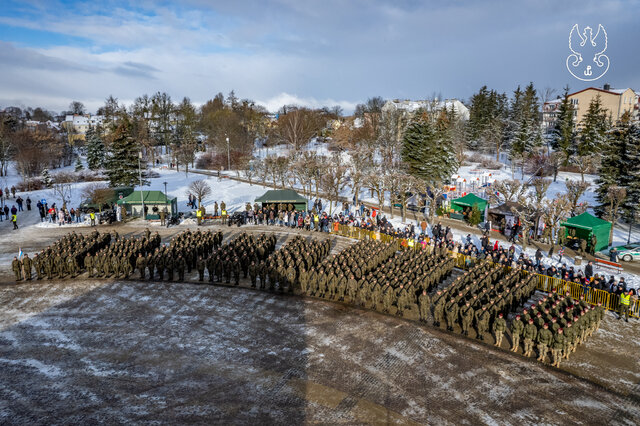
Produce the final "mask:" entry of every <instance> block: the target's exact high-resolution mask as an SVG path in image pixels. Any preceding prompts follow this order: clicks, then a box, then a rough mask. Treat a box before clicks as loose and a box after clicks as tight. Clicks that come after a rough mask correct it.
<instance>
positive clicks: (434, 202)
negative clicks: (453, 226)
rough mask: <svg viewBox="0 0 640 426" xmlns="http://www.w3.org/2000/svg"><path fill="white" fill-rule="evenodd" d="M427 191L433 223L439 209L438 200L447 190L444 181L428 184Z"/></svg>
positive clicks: (430, 220)
mask: <svg viewBox="0 0 640 426" xmlns="http://www.w3.org/2000/svg"><path fill="white" fill-rule="evenodd" d="M425 192H426V194H427V200H428V202H429V223H431V224H433V223H434V222H435V220H436V213H437V211H438V200H439V199H440V197H442V195H443V194H444V193H445V192H446V191H445V189H444V186H443V185H442V182H431V183H428V184H427V191H425ZM429 194H430V195H429Z"/></svg>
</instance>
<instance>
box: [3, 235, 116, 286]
mask: <svg viewBox="0 0 640 426" xmlns="http://www.w3.org/2000/svg"><path fill="white" fill-rule="evenodd" d="M117 238H118V234H117V232H114V233H113V234H109V233H103V234H100V233H99V232H98V231H94V232H92V233H90V234H87V235H83V234H76V233H75V232H72V233H70V234H67V235H65V236H64V237H62V238H61V239H60V240H58V241H56V242H55V243H54V244H53V245H51V246H49V247H47V248H46V249H43V250H42V251H41V252H40V253H37V254H36V255H35V256H34V257H33V259H32V258H30V257H29V255H28V254H26V255H25V256H24V258H23V259H18V258H17V257H14V259H13V262H12V265H11V267H12V270H13V272H14V274H15V276H16V281H20V280H22V279H23V278H24V279H27V280H30V279H32V277H33V274H34V273H35V275H36V277H37V278H38V279H43V278H45V277H46V278H48V279H53V278H65V277H70V278H75V277H77V276H78V275H79V274H80V273H81V271H82V270H83V269H84V268H85V259H86V257H87V256H88V255H89V256H93V255H95V254H96V253H98V252H100V251H102V250H104V249H105V248H106V247H108V246H109V243H110V242H111V241H112V239H117Z"/></svg>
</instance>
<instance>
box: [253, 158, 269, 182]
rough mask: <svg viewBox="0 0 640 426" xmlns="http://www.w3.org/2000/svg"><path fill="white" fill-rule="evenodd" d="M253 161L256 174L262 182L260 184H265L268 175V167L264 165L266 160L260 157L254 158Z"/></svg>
mask: <svg viewBox="0 0 640 426" xmlns="http://www.w3.org/2000/svg"><path fill="white" fill-rule="evenodd" d="M254 161H255V163H254V164H255V169H256V174H257V175H258V178H259V179H260V181H261V182H262V186H265V185H266V184H267V178H268V177H269V168H268V167H267V165H266V161H265V160H263V159H261V158H256V159H255V160H254Z"/></svg>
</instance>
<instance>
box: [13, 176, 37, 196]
mask: <svg viewBox="0 0 640 426" xmlns="http://www.w3.org/2000/svg"><path fill="white" fill-rule="evenodd" d="M16 189H17V190H18V191H20V192H25V191H38V190H40V189H44V183H43V182H42V179H41V178H39V177H34V178H30V179H27V180H23V181H20V182H18V183H17V184H16Z"/></svg>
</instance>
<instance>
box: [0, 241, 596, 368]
mask: <svg viewBox="0 0 640 426" xmlns="http://www.w3.org/2000/svg"><path fill="white" fill-rule="evenodd" d="M276 242H277V238H276V236H275V235H274V234H270V235H267V234H264V233H262V234H260V235H257V236H256V235H253V234H248V233H246V232H244V233H241V234H239V235H238V236H237V237H236V238H234V239H233V240H232V241H230V242H228V243H226V244H223V234H222V232H219V231H218V232H215V233H214V232H212V231H210V230H209V231H205V232H202V231H200V230H197V231H195V232H192V231H191V230H186V231H184V232H182V233H180V234H178V235H176V236H175V237H173V238H172V239H171V241H170V242H169V243H168V244H164V245H163V244H162V243H161V238H160V235H158V233H157V232H156V233H154V234H151V232H150V231H149V229H146V230H145V231H144V234H143V235H141V236H137V237H121V236H119V235H118V233H117V232H115V231H114V232H111V233H99V232H98V231H93V232H92V233H90V234H87V235H83V234H76V233H75V232H72V233H70V234H67V235H66V236H64V237H63V238H61V239H60V240H58V241H57V242H56V243H54V244H53V245H51V246H49V247H47V248H46V249H44V250H42V251H41V252H40V253H38V254H36V255H35V256H34V257H33V258H30V257H29V256H28V255H25V256H24V258H22V259H18V257H15V258H14V259H13V262H12V270H13V271H14V273H15V276H16V280H17V281H20V280H22V279H26V280H30V279H32V278H33V276H34V273H35V276H36V277H37V278H38V279H44V278H47V279H54V278H66V277H69V278H75V277H77V276H78V275H79V274H81V273H83V272H86V273H87V274H88V276H89V277H92V278H93V277H100V278H128V277H130V276H132V275H134V273H135V272H136V271H137V273H138V274H139V276H137V277H136V278H138V279H141V280H144V279H148V280H156V281H162V280H168V281H174V280H175V279H176V278H177V280H178V281H184V280H185V274H190V273H191V272H192V270H196V271H197V272H198V278H199V280H200V281H204V280H205V272H206V278H208V281H209V282H210V283H213V282H217V283H222V282H224V283H226V284H231V283H232V282H233V285H239V283H240V279H241V276H242V277H243V278H244V279H246V278H247V277H248V278H249V279H250V282H251V287H254V288H255V287H257V286H258V283H259V285H260V289H269V290H272V291H275V290H279V291H280V292H285V291H286V292H289V293H295V294H302V295H308V296H313V297H318V298H323V299H328V300H335V301H346V302H349V303H351V304H354V305H358V306H362V307H368V308H371V309H374V310H378V311H380V312H383V313H392V312H393V311H394V309H393V307H395V314H396V315H399V316H403V315H404V314H405V312H406V311H407V310H411V309H413V307H414V306H417V308H418V315H419V319H420V321H423V322H426V321H428V319H429V316H430V315H429V314H431V318H432V320H433V324H434V325H435V326H437V327H440V326H441V325H445V324H446V328H447V330H449V331H454V330H457V329H458V326H459V329H460V330H461V332H462V334H464V335H465V336H469V332H470V330H474V331H475V335H476V338H478V339H481V340H484V339H485V336H486V335H487V334H489V333H490V332H493V335H494V344H495V345H496V346H501V345H502V341H503V338H504V335H505V333H507V331H509V332H510V335H511V342H512V345H511V350H512V351H513V352H518V351H519V349H520V346H521V345H522V349H523V354H524V356H527V357H529V356H532V354H533V353H534V350H537V353H538V360H539V361H542V362H544V361H545V360H546V359H547V356H548V354H549V351H550V352H551V360H552V365H554V366H556V367H559V365H560V362H561V360H562V359H567V358H568V356H569V354H570V353H571V352H574V351H575V350H576V347H577V345H579V344H581V343H583V342H584V340H585V339H586V338H587V337H588V336H590V335H591V334H592V333H593V332H594V331H595V330H597V328H598V326H599V325H600V322H601V321H602V319H603V317H604V309H603V308H602V306H598V307H591V306H590V305H588V304H587V303H586V302H585V301H584V297H582V298H581V299H580V300H578V301H574V300H573V299H572V298H571V297H570V296H569V295H568V294H566V295H559V294H557V293H555V292H553V293H550V294H549V295H547V296H546V297H544V298H542V299H541V300H539V301H538V302H537V303H536V304H534V305H532V306H531V307H530V308H529V309H524V310H523V311H522V312H521V313H520V314H519V315H517V316H516V317H515V318H514V319H513V321H511V323H510V325H509V327H508V325H507V321H506V317H507V316H508V315H509V314H510V313H511V312H513V311H515V310H516V309H517V308H518V307H519V306H522V305H523V304H524V303H525V302H527V301H528V300H529V298H530V297H531V296H532V295H533V293H534V292H535V289H536V276H535V275H534V274H529V273H527V272H526V271H523V270H521V269H511V268H509V267H505V266H503V265H500V264H494V263H492V262H490V261H489V260H481V261H479V262H478V263H476V264H474V265H471V266H470V268H469V270H468V271H466V272H465V273H464V274H463V275H461V276H459V277H457V278H456V279H455V280H453V281H452V282H451V284H450V285H448V286H447V287H445V288H443V289H440V290H436V289H437V288H438V286H439V284H441V283H442V282H443V281H444V280H445V279H446V278H447V277H448V276H450V274H451V273H452V271H453V269H454V266H455V257H452V256H450V255H449V253H448V252H447V251H446V249H445V248H444V246H442V247H435V248H434V249H433V250H411V249H406V248H404V249H403V248H402V247H400V245H399V244H397V243H396V242H381V241H375V240H373V241H372V240H366V241H359V242H358V243H356V244H353V245H351V246H349V247H348V248H347V249H345V250H343V251H342V252H341V253H340V254H338V255H330V251H331V241H330V240H329V239H325V240H322V241H320V240H315V239H314V240H308V239H306V238H303V237H301V236H295V237H293V238H291V239H289V240H288V241H287V243H286V244H284V245H283V246H282V247H281V248H280V250H277V251H276Z"/></svg>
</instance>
